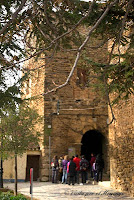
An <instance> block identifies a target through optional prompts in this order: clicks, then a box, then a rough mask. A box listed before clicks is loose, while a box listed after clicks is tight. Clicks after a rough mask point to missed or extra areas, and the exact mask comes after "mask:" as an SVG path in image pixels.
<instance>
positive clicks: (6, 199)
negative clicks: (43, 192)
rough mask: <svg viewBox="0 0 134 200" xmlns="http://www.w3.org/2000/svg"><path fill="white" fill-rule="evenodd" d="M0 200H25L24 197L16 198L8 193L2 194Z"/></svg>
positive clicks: (18, 196)
mask: <svg viewBox="0 0 134 200" xmlns="http://www.w3.org/2000/svg"><path fill="white" fill-rule="evenodd" d="M0 200H27V198H26V197H24V196H23V195H21V194H19V195H17V196H14V195H13V194H11V193H10V192H8V193H4V192H2V193H1V194H0Z"/></svg>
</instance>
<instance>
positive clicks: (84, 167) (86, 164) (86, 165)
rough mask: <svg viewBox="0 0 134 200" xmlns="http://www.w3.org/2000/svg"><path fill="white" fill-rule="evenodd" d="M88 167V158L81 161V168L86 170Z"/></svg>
mask: <svg viewBox="0 0 134 200" xmlns="http://www.w3.org/2000/svg"><path fill="white" fill-rule="evenodd" d="M87 168H88V162H87V161H86V160H83V162H82V163H81V166H80V170H81V171H86V170H87Z"/></svg>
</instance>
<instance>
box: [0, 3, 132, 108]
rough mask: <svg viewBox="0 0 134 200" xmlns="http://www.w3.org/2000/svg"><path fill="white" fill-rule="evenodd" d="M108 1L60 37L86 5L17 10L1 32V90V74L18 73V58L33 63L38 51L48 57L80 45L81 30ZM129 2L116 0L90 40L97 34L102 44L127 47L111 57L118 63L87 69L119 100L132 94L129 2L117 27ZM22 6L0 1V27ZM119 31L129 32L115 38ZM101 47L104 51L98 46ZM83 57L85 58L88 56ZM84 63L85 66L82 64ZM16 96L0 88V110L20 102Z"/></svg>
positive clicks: (33, 5) (96, 5)
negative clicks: (107, 81)
mask: <svg viewBox="0 0 134 200" xmlns="http://www.w3.org/2000/svg"><path fill="white" fill-rule="evenodd" d="M111 2H113V1H111V0H108V1H106V2H105V3H102V2H101V1H96V3H94V6H93V8H92V12H91V13H90V15H89V16H88V17H87V18H85V19H84V20H83V21H82V22H81V23H80V25H79V26H78V27H77V28H75V29H73V31H71V32H70V33H69V34H65V33H66V32H68V31H70V30H71V29H72V28H74V27H75V25H76V24H77V23H78V22H79V20H80V19H81V18H82V17H85V15H86V13H88V9H89V6H90V4H91V2H84V1H80V0H58V1H57V0H46V1H44V0H27V1H26V4H25V5H24V7H23V8H22V10H21V12H19V13H18V14H17V15H16V18H15V20H13V21H10V23H9V24H8V26H7V27H6V29H5V30H4V32H3V33H2V34H0V45H1V49H0V67H1V69H0V70H1V71H0V88H3V87H5V76H4V72H5V71H7V69H9V68H10V70H11V71H13V72H14V71H15V70H18V69H20V63H21V62H22V58H27V57H28V58H31V57H34V58H35V59H38V58H39V57H40V56H41V55H42V54H43V53H44V54H45V55H48V56H49V55H50V56H51V55H53V53H54V52H55V51H61V50H63V49H72V48H74V47H76V48H77V47H79V46H80V45H81V44H82V42H83V41H84V39H85V34H83V33H82V31H81V26H84V29H85V30H86V31H87V30H89V29H90V28H92V27H93V26H94V24H95V23H96V21H97V20H98V19H99V18H100V17H101V16H102V14H103V13H104V11H105V9H106V7H107V6H108V5H109V4H110V3H111ZM128 2H129V1H118V2H117V3H116V4H115V5H114V6H113V7H112V8H111V9H110V10H109V12H108V14H107V15H106V17H105V18H104V19H103V20H102V21H101V23H100V25H99V26H98V27H97V28H96V29H95V30H94V31H93V33H92V36H91V39H92V38H95V39H96V38H98V36H99V38H100V41H104V43H105V44H106V43H107V42H108V41H109V40H110V39H113V40H114V41H115V45H122V46H125V45H128V44H129V47H128V50H127V52H126V53H125V55H119V52H118V55H114V56H116V57H118V59H119V57H124V61H123V63H121V64H120V63H119V65H118V64H116V65H115V66H113V65H108V67H107V61H106V63H105V64H104V66H102V63H96V64H95V65H94V64H93V67H91V69H92V68H93V71H94V73H97V75H99V79H102V77H103V73H105V76H106V78H112V79H113V81H112V84H110V85H109V88H108V90H109V92H110V91H111V92H113V91H116V92H118V93H119V96H122V95H123V96H124V97H125V96H126V97H127V96H129V94H132V90H133V88H132V87H131V86H132V80H133V77H132V76H133V74H132V67H131V66H129V63H130V57H131V55H132V52H131V51H132V49H133V47H134V36H133V32H132V26H133V14H134V11H133V6H134V2H132V4H131V5H130V7H129V12H128V15H127V17H126V21H125V24H123V23H122V20H123V18H124V16H125V14H126V13H127V9H128ZM21 3H22V1H20V0H17V1H16V0H10V1H8V0H2V1H1V2H0V16H1V17H0V19H1V20H0V29H2V28H3V27H4V26H5V25H6V24H7V23H8V20H10V19H12V15H13V13H14V11H16V10H17V8H18V7H19V6H20V5H21ZM79 30H80V31H79ZM122 30H124V32H127V31H130V32H131V33H130V34H127V35H125V34H124V32H123V34H122V35H120V33H121V31H122ZM63 34H65V35H64V37H61V36H62V35H63ZM57 38H58V39H57ZM33 41H34V44H33ZM101 48H103V45H102V47H101ZM128 51H129V52H128ZM130 52H131V53H130ZM128 55H130V57H129V56H128ZM86 56H87V55H86ZM112 57H113V55H112ZM87 59H88V60H89V59H90V58H89V57H88V56H87ZM84 65H85V66H86V64H85V63H84ZM105 66H106V67H105ZM124 67H125V68H127V71H124V70H123V68H124ZM101 69H103V70H101ZM120 70H121V72H122V70H123V72H122V74H121V77H120V73H119V72H120ZM17 94H18V88H17V87H16V85H15V86H13V87H12V88H9V89H7V88H6V89H5V90H2V89H0V95H1V96H2V99H1V102H0V105H1V106H0V108H2V109H3V107H4V106H7V105H8V104H9V105H11V107H13V106H15V102H16V101H19V102H20V99H19V98H17Z"/></svg>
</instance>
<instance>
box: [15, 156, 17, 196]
mask: <svg viewBox="0 0 134 200" xmlns="http://www.w3.org/2000/svg"><path fill="white" fill-rule="evenodd" d="M15 196H17V154H15Z"/></svg>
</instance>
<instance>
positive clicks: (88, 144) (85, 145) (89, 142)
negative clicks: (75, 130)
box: [81, 130, 104, 160]
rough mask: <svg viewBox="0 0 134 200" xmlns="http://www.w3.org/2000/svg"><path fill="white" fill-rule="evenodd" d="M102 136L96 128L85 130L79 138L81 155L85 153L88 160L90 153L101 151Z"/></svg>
mask: <svg viewBox="0 0 134 200" xmlns="http://www.w3.org/2000/svg"><path fill="white" fill-rule="evenodd" d="M103 142H104V136H103V135H102V134H101V133H100V132H99V131H97V130H90V131H87V132H86V133H85V134H84V135H83V137H82V140H81V143H82V146H81V155H85V157H86V159H88V160H90V156H91V153H94V154H96V155H97V154H98V153H103V152H102V146H103V145H102V144H103Z"/></svg>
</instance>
